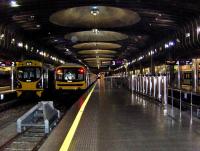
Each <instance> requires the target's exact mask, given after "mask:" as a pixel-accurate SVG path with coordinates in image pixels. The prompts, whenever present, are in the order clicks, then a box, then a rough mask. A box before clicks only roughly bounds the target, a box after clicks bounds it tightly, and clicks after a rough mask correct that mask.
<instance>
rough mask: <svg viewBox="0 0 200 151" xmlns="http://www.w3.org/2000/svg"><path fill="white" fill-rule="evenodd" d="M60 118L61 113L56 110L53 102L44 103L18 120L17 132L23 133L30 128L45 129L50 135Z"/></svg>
mask: <svg viewBox="0 0 200 151" xmlns="http://www.w3.org/2000/svg"><path fill="white" fill-rule="evenodd" d="M59 118H60V111H59V110H56V109H55V108H54V106H53V102H52V101H48V102H45V101H42V102H39V103H38V104H37V105H35V106H34V107H33V108H31V109H30V110H29V111H28V112H27V113H25V114H24V115H23V116H21V117H20V118H18V120H17V132H18V133H21V132H22V131H23V130H26V129H27V128H30V127H43V128H44V132H45V133H49V132H50V130H51V129H52V127H53V126H55V125H56V123H57V122H58V120H59Z"/></svg>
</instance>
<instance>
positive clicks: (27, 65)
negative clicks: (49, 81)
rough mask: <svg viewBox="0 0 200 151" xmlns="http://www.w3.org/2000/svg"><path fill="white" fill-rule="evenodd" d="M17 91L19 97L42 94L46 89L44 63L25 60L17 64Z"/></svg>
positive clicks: (39, 95)
mask: <svg viewBox="0 0 200 151" xmlns="http://www.w3.org/2000/svg"><path fill="white" fill-rule="evenodd" d="M15 83H16V92H17V95H18V97H19V96H21V95H22V94H23V95H30V94H34V95H37V96H38V97H41V96H42V92H43V91H44V86H43V84H44V77H43V68H42V63H40V62H36V61H23V62H20V63H18V64H17V66H16V81H15Z"/></svg>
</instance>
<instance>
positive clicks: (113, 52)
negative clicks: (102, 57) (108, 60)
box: [78, 49, 117, 55]
mask: <svg viewBox="0 0 200 151" xmlns="http://www.w3.org/2000/svg"><path fill="white" fill-rule="evenodd" d="M116 53H117V52H116V51H114V50H99V49H96V50H81V51H79V52H78V54H80V55H93V54H116Z"/></svg>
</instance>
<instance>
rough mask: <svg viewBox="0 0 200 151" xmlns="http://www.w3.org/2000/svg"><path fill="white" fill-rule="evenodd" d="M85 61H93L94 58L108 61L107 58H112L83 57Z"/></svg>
mask: <svg viewBox="0 0 200 151" xmlns="http://www.w3.org/2000/svg"><path fill="white" fill-rule="evenodd" d="M84 60H85V61H94V60H100V61H104V60H107V61H109V60H113V59H112V58H100V57H99V58H97V57H96V58H85V59H84Z"/></svg>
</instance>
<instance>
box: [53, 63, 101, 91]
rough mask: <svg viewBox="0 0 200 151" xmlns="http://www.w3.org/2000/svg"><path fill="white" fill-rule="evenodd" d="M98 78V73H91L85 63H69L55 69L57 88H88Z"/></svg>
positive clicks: (73, 89) (74, 89) (75, 89)
mask: <svg viewBox="0 0 200 151" xmlns="http://www.w3.org/2000/svg"><path fill="white" fill-rule="evenodd" d="M96 79H97V75H96V74H93V73H91V72H90V71H89V70H88V69H87V68H85V67H84V66H83V65H79V64H73V63H68V64H65V65H61V66H58V67H57V68H56V70H55V89H56V90H72V91H77V90H79V91H81V90H86V89H87V88H88V87H89V86H90V85H91V84H92V83H94V82H95V81H96Z"/></svg>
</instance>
